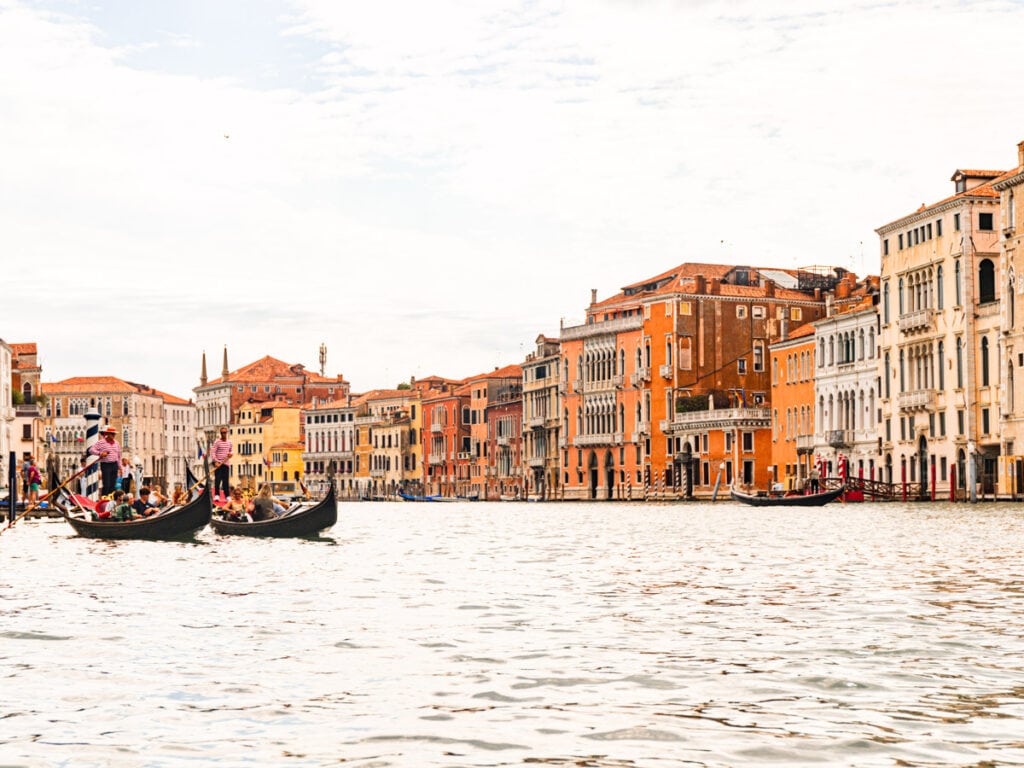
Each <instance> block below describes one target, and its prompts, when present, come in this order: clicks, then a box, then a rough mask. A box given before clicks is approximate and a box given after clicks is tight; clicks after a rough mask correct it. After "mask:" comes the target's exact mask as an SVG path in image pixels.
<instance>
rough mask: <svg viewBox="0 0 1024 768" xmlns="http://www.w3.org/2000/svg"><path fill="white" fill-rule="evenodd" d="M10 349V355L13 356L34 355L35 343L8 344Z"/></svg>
mask: <svg viewBox="0 0 1024 768" xmlns="http://www.w3.org/2000/svg"><path fill="white" fill-rule="evenodd" d="M8 346H10V348H11V354H14V355H34V354H37V352H36V343H35V342H34V341H29V342H25V343H23V344H9V345H8Z"/></svg>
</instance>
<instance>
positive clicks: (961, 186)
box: [947, 176, 967, 195]
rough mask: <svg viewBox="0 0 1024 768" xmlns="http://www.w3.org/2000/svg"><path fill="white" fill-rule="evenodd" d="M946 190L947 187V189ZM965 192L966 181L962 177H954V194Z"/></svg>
mask: <svg viewBox="0 0 1024 768" xmlns="http://www.w3.org/2000/svg"><path fill="white" fill-rule="evenodd" d="M947 189H948V187H947ZM966 191H967V179H966V178H964V177H963V176H957V177H956V193H957V194H958V195H959V194H960V193H961V192H966Z"/></svg>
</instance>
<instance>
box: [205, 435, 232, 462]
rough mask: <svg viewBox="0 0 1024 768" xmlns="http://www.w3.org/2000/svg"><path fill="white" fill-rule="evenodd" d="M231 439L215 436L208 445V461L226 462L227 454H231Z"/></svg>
mask: <svg viewBox="0 0 1024 768" xmlns="http://www.w3.org/2000/svg"><path fill="white" fill-rule="evenodd" d="M231 449H232V445H231V441H230V440H225V439H224V438H217V439H216V440H214V441H213V445H211V446H210V461H212V462H214V463H220V464H227V463H228V456H229V455H230V454H231Z"/></svg>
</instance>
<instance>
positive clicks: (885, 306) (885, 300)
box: [882, 283, 889, 325]
mask: <svg viewBox="0 0 1024 768" xmlns="http://www.w3.org/2000/svg"><path fill="white" fill-rule="evenodd" d="M882 322H883V323H885V324H886V325H888V324H889V284H888V283H886V284H885V287H884V288H882Z"/></svg>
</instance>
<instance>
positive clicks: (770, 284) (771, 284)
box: [764, 280, 775, 299]
mask: <svg viewBox="0 0 1024 768" xmlns="http://www.w3.org/2000/svg"><path fill="white" fill-rule="evenodd" d="M764 296H765V298H766V299H770V298H772V297H774V296H775V281H774V280H765V281H764Z"/></svg>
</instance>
